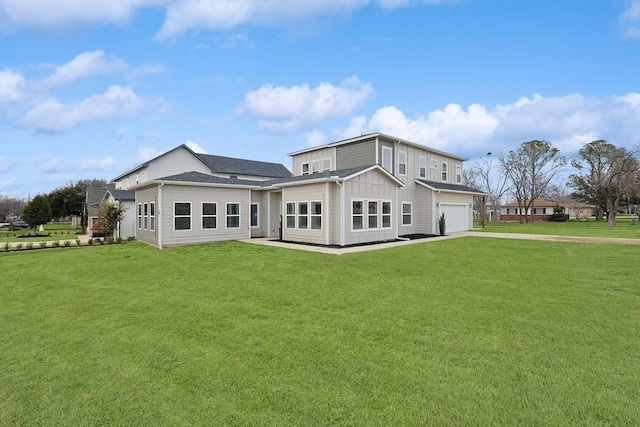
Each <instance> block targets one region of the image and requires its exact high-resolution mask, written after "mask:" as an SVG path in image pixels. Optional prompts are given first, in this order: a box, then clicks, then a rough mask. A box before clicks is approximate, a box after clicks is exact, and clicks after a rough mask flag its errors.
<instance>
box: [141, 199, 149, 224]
mask: <svg viewBox="0 0 640 427" xmlns="http://www.w3.org/2000/svg"><path fill="white" fill-rule="evenodd" d="M142 229H143V230H148V229H149V205H148V204H147V203H144V204H143V205H142Z"/></svg>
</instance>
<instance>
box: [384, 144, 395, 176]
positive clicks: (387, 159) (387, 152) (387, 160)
mask: <svg viewBox="0 0 640 427" xmlns="http://www.w3.org/2000/svg"><path fill="white" fill-rule="evenodd" d="M391 157H392V150H391V147H387V146H385V145H383V146H382V168H383V169H386V171H387V172H389V173H393V168H392V167H391Z"/></svg>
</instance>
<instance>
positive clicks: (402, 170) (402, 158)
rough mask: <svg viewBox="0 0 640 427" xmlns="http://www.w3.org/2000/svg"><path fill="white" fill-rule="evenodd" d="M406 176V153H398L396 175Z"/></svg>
mask: <svg viewBox="0 0 640 427" xmlns="http://www.w3.org/2000/svg"><path fill="white" fill-rule="evenodd" d="M406 174H407V152H406V151H398V175H406Z"/></svg>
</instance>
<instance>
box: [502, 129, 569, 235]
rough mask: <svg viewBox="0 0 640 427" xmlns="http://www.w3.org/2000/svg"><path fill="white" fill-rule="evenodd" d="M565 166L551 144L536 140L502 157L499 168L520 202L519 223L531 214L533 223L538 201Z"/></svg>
mask: <svg viewBox="0 0 640 427" xmlns="http://www.w3.org/2000/svg"><path fill="white" fill-rule="evenodd" d="M566 164H567V160H566V159H565V158H564V157H563V156H561V155H560V150H558V149H557V148H555V147H554V146H553V145H552V144H551V143H550V142H548V141H540V140H537V139H535V140H532V141H528V142H523V143H522V144H521V145H520V147H519V148H518V149H517V150H515V151H510V152H509V154H507V155H506V156H504V155H503V156H501V157H500V167H501V169H502V170H503V172H504V173H505V175H506V176H507V178H508V180H509V183H510V184H511V189H512V192H513V194H514V196H515V198H516V201H517V202H518V208H519V211H520V222H524V219H525V218H524V217H523V212H525V213H527V212H528V214H529V221H530V222H533V209H532V206H533V203H534V201H535V199H537V198H539V197H541V196H542V194H543V193H544V192H545V191H546V189H547V187H548V186H549V184H550V183H551V182H552V181H553V180H554V179H555V178H556V176H557V175H558V174H559V173H560V172H561V171H562V170H563V168H564V166H565V165H566Z"/></svg>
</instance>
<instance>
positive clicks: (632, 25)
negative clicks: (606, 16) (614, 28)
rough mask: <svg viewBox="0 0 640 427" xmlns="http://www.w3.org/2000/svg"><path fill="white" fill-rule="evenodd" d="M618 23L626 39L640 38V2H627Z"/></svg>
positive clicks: (627, 0)
mask: <svg viewBox="0 0 640 427" xmlns="http://www.w3.org/2000/svg"><path fill="white" fill-rule="evenodd" d="M618 22H619V24H620V27H621V28H622V32H623V34H624V36H625V37H627V38H640V0H626V1H625V3H624V11H623V12H622V13H621V14H620V16H618Z"/></svg>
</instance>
